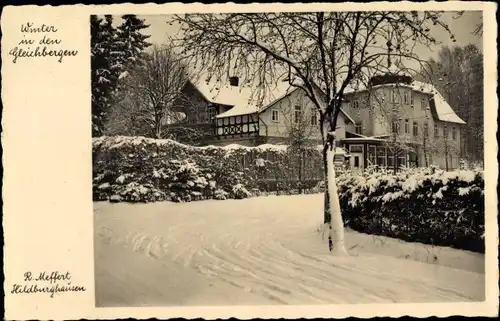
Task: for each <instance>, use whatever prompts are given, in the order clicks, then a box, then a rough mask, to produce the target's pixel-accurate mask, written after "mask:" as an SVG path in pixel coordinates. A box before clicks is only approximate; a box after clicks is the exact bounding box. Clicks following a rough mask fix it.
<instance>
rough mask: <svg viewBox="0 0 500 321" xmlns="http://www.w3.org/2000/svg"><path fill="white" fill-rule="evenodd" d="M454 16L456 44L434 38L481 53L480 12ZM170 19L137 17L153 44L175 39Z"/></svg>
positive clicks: (423, 53) (429, 51)
mask: <svg viewBox="0 0 500 321" xmlns="http://www.w3.org/2000/svg"><path fill="white" fill-rule="evenodd" d="M454 15H455V13H453V12H446V13H444V14H443V17H442V19H441V20H442V21H443V22H445V23H447V24H448V25H449V26H450V29H451V31H452V33H453V34H454V35H455V38H456V40H457V42H456V43H453V42H451V40H449V35H448V34H447V33H446V31H445V30H444V29H442V28H441V27H439V28H438V27H433V26H431V30H432V29H434V30H433V35H434V37H435V38H436V39H437V40H438V41H440V42H442V45H444V44H448V45H450V46H452V45H467V44H469V43H473V44H476V45H477V46H478V47H479V49H480V50H481V51H482V47H483V46H482V41H483V39H482V37H480V36H477V35H473V34H472V32H473V31H474V29H475V28H476V25H478V24H479V23H481V22H482V12H481V11H468V12H466V13H464V15H463V16H462V17H461V18H460V19H453V16H454ZM171 17H172V16H171V15H148V16H139V18H141V19H145V20H146V23H147V24H149V25H150V27H149V28H148V29H146V30H145V34H149V35H151V38H150V39H149V40H150V42H152V43H154V44H165V43H168V42H169V40H168V39H169V37H175V36H176V35H177V34H178V32H179V25H178V24H170V19H171ZM439 47H440V45H437V46H436V47H435V48H427V47H425V46H416V47H415V53H416V54H417V55H418V56H419V57H420V59H426V60H427V59H429V58H431V57H436V55H437V52H438V51H439Z"/></svg>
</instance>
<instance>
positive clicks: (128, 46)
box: [117, 14, 151, 65]
mask: <svg viewBox="0 0 500 321" xmlns="http://www.w3.org/2000/svg"><path fill="white" fill-rule="evenodd" d="M122 19H123V22H122V24H121V25H120V26H118V28H117V29H118V35H119V38H120V41H121V43H120V45H121V46H122V50H123V58H124V61H123V63H124V64H125V65H129V64H140V63H141V60H142V58H144V50H145V49H146V48H148V47H149V46H151V43H149V42H147V39H149V38H150V37H151V36H150V35H145V34H143V31H144V29H147V28H149V25H148V24H146V23H145V21H144V19H139V18H138V17H137V16H136V15H133V14H129V15H123V16H122Z"/></svg>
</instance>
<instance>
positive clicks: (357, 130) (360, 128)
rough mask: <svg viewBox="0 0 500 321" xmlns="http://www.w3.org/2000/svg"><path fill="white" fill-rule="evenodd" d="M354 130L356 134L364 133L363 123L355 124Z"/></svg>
mask: <svg viewBox="0 0 500 321" xmlns="http://www.w3.org/2000/svg"><path fill="white" fill-rule="evenodd" d="M354 132H355V133H356V134H360V135H361V134H362V132H363V124H356V125H355V126H354Z"/></svg>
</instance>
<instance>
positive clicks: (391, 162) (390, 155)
mask: <svg viewBox="0 0 500 321" xmlns="http://www.w3.org/2000/svg"><path fill="white" fill-rule="evenodd" d="M387 167H394V153H393V152H392V150H390V149H388V150H387Z"/></svg>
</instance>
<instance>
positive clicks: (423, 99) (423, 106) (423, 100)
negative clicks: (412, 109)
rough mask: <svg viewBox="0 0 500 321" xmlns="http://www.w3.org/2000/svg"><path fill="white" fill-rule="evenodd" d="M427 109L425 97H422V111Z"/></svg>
mask: <svg viewBox="0 0 500 321" xmlns="http://www.w3.org/2000/svg"><path fill="white" fill-rule="evenodd" d="M426 107H427V105H426V103H425V97H422V99H421V100H420V109H422V110H425V109H426Z"/></svg>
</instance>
